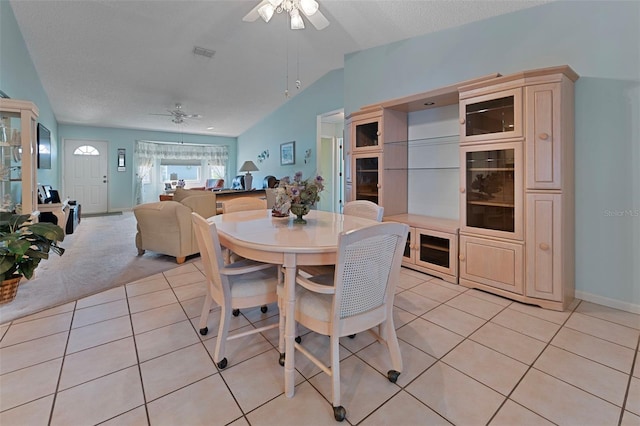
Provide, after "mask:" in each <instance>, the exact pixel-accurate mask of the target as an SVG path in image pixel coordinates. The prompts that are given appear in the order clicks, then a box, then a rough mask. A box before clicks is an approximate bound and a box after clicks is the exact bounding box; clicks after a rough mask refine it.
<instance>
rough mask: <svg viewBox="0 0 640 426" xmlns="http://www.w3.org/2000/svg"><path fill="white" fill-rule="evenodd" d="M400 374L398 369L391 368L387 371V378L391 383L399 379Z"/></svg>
mask: <svg viewBox="0 0 640 426" xmlns="http://www.w3.org/2000/svg"><path fill="white" fill-rule="evenodd" d="M398 376H400V372H399V371H396V370H389V371H388V372H387V378H388V379H389V381H390V382H391V383H395V382H396V381H397V380H398Z"/></svg>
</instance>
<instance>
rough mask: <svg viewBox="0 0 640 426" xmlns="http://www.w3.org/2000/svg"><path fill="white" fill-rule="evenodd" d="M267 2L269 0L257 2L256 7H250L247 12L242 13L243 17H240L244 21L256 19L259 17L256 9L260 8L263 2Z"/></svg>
mask: <svg viewBox="0 0 640 426" xmlns="http://www.w3.org/2000/svg"><path fill="white" fill-rule="evenodd" d="M268 2H269V0H262V1H261V2H260V3H258V5H257V6H256V7H254V8H253V9H251V10H250V11H249V13H247V14H246V15H244V18H242V20H243V21H244V22H253V21H255V20H256V19H258V18H259V17H260V14H259V13H258V9H260V8H261V7H262V5H264V4H266V3H268Z"/></svg>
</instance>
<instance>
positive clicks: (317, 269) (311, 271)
mask: <svg viewBox="0 0 640 426" xmlns="http://www.w3.org/2000/svg"><path fill="white" fill-rule="evenodd" d="M342 213H343V214H346V215H350V216H358V217H362V218H365V219H371V220H375V221H378V222H382V216H383V215H384V207H382V206H379V205H377V204H376V203H374V202H373V201H369V200H354V201H349V202H347V203H346V204H345V205H344V209H343V211H342ZM334 268H335V267H334V265H308V266H301V267H299V268H298V271H299V272H300V273H302V275H305V276H307V277H311V276H314V275H324V274H332V273H333V270H334Z"/></svg>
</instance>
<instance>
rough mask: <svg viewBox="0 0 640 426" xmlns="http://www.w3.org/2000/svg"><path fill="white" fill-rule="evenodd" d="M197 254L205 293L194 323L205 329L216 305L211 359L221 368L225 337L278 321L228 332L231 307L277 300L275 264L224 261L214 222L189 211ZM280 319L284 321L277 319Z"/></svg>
mask: <svg viewBox="0 0 640 426" xmlns="http://www.w3.org/2000/svg"><path fill="white" fill-rule="evenodd" d="M191 220H192V222H193V229H194V232H195V234H196V239H197V241H198V246H199V248H200V256H201V258H202V264H203V266H204V272H205V276H206V278H207V294H206V296H205V299H204V304H203V306H202V312H201V314H200V323H199V325H198V327H199V329H200V334H201V335H203V336H204V335H206V334H207V333H208V331H209V329H208V327H207V320H208V317H209V311H210V310H211V307H212V306H213V303H214V302H215V303H217V304H218V305H219V306H220V310H221V311H220V325H219V327H218V340H217V342H216V349H215V352H214V355H213V360H214V362H215V363H216V365H217V366H218V368H220V369H222V368H225V367H226V366H227V358H226V357H225V347H226V342H227V340H233V339H237V338H240V337H245V336H248V335H251V334H255V333H260V332H263V331H266V330H270V329H272V328H276V327H279V324H271V325H267V326H264V327H260V328H256V329H252V330H250V331H245V332H239V333H235V334H232V335H230V334H229V322H230V320H231V311H232V309H233V308H252V307H257V306H261V305H265V304H268V303H273V302H278V290H277V287H278V277H277V270H276V265H271V264H268V263H262V262H256V261H253V260H248V259H243V260H239V261H237V262H234V263H231V264H225V263H224V259H223V257H222V249H221V247H220V240H219V239H218V232H217V230H216V225H215V224H214V223H210V222H208V221H207V220H206V219H205V218H203V217H202V216H200V215H199V214H197V213H192V214H191ZM280 321H284V320H283V319H280Z"/></svg>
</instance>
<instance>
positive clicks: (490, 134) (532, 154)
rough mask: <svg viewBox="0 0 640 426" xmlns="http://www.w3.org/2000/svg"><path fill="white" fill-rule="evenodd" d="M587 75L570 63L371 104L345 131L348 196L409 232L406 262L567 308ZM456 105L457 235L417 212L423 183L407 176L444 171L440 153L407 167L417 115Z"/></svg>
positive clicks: (572, 276)
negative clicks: (413, 204) (579, 122)
mask: <svg viewBox="0 0 640 426" xmlns="http://www.w3.org/2000/svg"><path fill="white" fill-rule="evenodd" d="M577 79H578V75H577V74H576V73H575V72H574V71H573V70H572V69H571V68H570V67H568V66H559V67H551V68H542V69H535V70H528V71H523V72H519V73H515V74H511V75H506V76H501V75H499V74H493V75H489V76H485V77H480V78H478V79H474V80H469V81H467V82H462V83H459V84H454V85H451V86H447V87H443V88H440V89H435V90H432V91H430V92H426V93H423V94H417V95H413V96H408V97H405V98H399V99H393V100H389V101H386V102H382V103H380V104H377V105H369V106H364V107H362V108H361V110H360V111H358V112H355V113H353V114H351V115H350V117H349V119H348V123H347V124H348V126H349V129H350V131H349V132H348V133H347V134H348V135H349V137H350V139H351V141H350V143H349V144H347V146H349V147H350V151H349V153H347V154H346V157H345V158H350V162H349V164H350V166H351V172H350V173H349V174H347V179H346V181H347V182H346V188H347V194H349V193H350V194H351V195H350V197H349V196H348V197H347V200H354V199H370V200H371V201H374V202H377V203H378V204H379V205H381V206H383V207H384V209H385V220H389V219H393V220H396V221H399V222H403V223H407V224H409V226H410V236H409V238H408V240H407V246H406V250H405V259H404V261H403V265H404V266H407V267H410V268H413V269H416V270H420V271H423V272H426V273H428V274H432V275H436V276H439V277H441V278H443V279H446V280H448V281H451V282H459V283H460V284H462V285H464V286H467V287H472V288H478V289H482V290H485V291H489V292H492V293H495V294H499V295H501V296H505V297H509V298H511V299H513V300H517V301H521V302H525V303H531V304H536V305H539V306H542V307H544V308H548V309H556V310H564V309H566V308H568V306H569V304H571V302H572V300H573V297H574V280H575V274H574V268H575V261H574V258H575V255H574V251H575V248H574V239H575V232H574V219H575V207H574V165H573V164H574V148H573V145H574V141H573V139H574V130H573V127H574V121H573V120H574V119H573V115H574V87H573V86H574V82H575V81H576V80H577ZM456 103H457V104H458V112H459V117H458V122H459V127H458V129H459V153H460V157H459V173H458V177H459V182H458V183H459V192H460V194H459V195H460V197H459V218H458V220H454V222H456V223H457V226H453V227H451V228H449V230H448V231H447V230H442V229H434V227H433V223H434V222H433V219H434V218H429V217H427V216H422V215H421V214H420V213H421V212H415V211H409V208H408V203H407V201H408V199H409V195H408V194H407V187H408V186H409V185H408V178H409V176H412V184H413V187H414V188H416V187H419V185H415V179H413V178H415V176H417V174H415V173H414V174H413V175H410V174H409V173H407V171H408V170H412V171H414V172H415V171H416V170H417V169H420V170H422V169H427V168H429V169H433V170H436V169H437V167H434V166H433V164H432V163H433V162H434V161H436V160H435V158H431V157H430V158H429V159H428V163H429V167H427V166H424V165H423V164H420V163H416V162H415V160H417V159H415V158H411V159H410V161H409V160H407V156H408V154H409V153H411V152H412V151H411V150H410V149H409V150H407V148H406V147H407V146H409V145H410V143H411V142H412V141H408V137H407V135H408V134H409V132H408V130H407V123H408V122H409V121H410V120H408V118H407V114H410V113H411V112H413V111H418V110H422V109H429V108H438V107H440V106H446V105H454V104H456ZM453 125H454V126H458V124H457V123H455V122H453ZM434 136H438V135H434ZM402 141H405V142H402ZM396 142H397V143H396ZM395 147H403V149H404V151H401V150H398V151H397V152H394V151H393V150H394V149H395ZM415 152H421V151H415ZM422 152H424V151H422ZM434 157H437V156H434ZM416 164H418V165H417V166H416ZM410 165H411V166H413V167H414V169H412V167H410ZM444 168H445V169H446V168H447V167H444ZM449 168H450V167H449ZM455 174H456V173H453V174H451V175H455ZM451 175H450V174H447V175H446V176H451ZM420 176H429V175H426V174H424V173H422V174H420ZM438 176H439V178H442V177H443V176H445V173H439V174H438ZM449 179H450V178H449ZM453 179H456V178H455V177H454V178H453ZM444 187H448V188H450V187H451V186H450V185H448V184H447V185H443V188H444ZM411 196H416V195H415V192H412V194H411ZM420 218H423V219H420ZM430 220H431V222H430V223H429V221H430ZM458 228H459V231H458ZM452 229H455V231H452ZM447 250H448V252H447ZM456 256H457V257H456Z"/></svg>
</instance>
